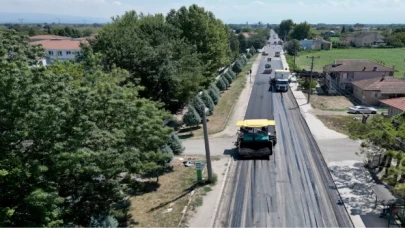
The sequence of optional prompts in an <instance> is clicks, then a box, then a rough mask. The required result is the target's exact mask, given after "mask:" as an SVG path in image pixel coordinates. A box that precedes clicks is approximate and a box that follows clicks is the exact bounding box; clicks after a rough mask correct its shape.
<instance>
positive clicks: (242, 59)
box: [239, 56, 246, 66]
mask: <svg viewBox="0 0 405 228" xmlns="http://www.w3.org/2000/svg"><path fill="white" fill-rule="evenodd" d="M239 62H240V63H241V64H242V66H244V65H246V59H245V58H244V57H243V56H241V57H239Z"/></svg>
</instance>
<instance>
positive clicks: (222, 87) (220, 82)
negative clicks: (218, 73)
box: [216, 77, 226, 91]
mask: <svg viewBox="0 0 405 228" xmlns="http://www.w3.org/2000/svg"><path fill="white" fill-rule="evenodd" d="M216 85H217V87H218V89H219V90H221V91H224V90H226V84H225V82H224V81H223V80H222V77H220V78H219V79H218V80H217V83H216Z"/></svg>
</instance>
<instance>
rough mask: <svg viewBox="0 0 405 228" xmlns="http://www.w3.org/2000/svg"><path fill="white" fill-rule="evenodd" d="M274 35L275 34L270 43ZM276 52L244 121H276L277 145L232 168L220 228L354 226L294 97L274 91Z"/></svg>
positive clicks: (277, 66)
mask: <svg viewBox="0 0 405 228" xmlns="http://www.w3.org/2000/svg"><path fill="white" fill-rule="evenodd" d="M270 41H271V42H272V43H273V42H274V40H273V34H271V40H270ZM280 48H281V47H280V46H278V47H277V48H275V49H273V48H271V47H270V48H269V47H266V51H267V52H268V53H269V56H263V57H262V58H263V59H262V61H261V63H260V66H259V71H258V73H257V75H256V80H255V82H254V83H255V84H254V87H253V91H252V94H251V97H250V100H249V104H248V108H247V111H246V116H245V119H257V118H267V119H275V121H276V128H275V129H276V132H277V144H276V147H275V151H274V154H273V156H272V157H271V158H270V160H238V158H237V156H235V163H234V164H235V165H234V166H233V167H231V170H230V179H229V181H228V184H227V186H226V188H225V190H224V194H223V199H222V201H221V202H222V203H221V205H220V208H219V212H218V214H217V219H216V222H215V226H216V227H351V226H352V223H351V221H350V218H349V216H348V214H347V212H346V211H345V208H344V206H343V205H340V204H338V202H339V200H340V198H339V195H338V192H337V190H336V189H335V186H334V183H333V180H332V177H331V176H330V174H329V173H328V169H327V167H326V164H325V163H324V161H323V160H322V155H321V152H320V151H319V149H318V147H317V145H316V142H315V140H314V138H313V137H312V135H311V133H310V131H309V129H308V127H307V126H306V123H305V120H304V119H303V117H302V116H301V114H300V112H299V108H298V104H297V103H296V101H295V99H294V97H293V95H292V93H291V92H290V91H289V92H288V93H284V94H283V96H282V97H281V95H280V94H279V93H275V92H273V88H271V87H270V84H269V76H270V75H269V74H262V72H263V70H264V65H265V64H266V63H267V57H271V58H272V61H271V63H270V64H271V65H272V68H273V73H272V76H274V69H281V60H280V58H275V57H274V54H275V51H276V50H277V49H278V50H280Z"/></svg>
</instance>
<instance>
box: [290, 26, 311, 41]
mask: <svg viewBox="0 0 405 228" xmlns="http://www.w3.org/2000/svg"><path fill="white" fill-rule="evenodd" d="M290 38H291V39H296V40H303V39H309V38H311V25H310V24H308V23H307V22H303V23H299V24H297V25H295V26H294V28H293V29H292V30H291V33H290Z"/></svg>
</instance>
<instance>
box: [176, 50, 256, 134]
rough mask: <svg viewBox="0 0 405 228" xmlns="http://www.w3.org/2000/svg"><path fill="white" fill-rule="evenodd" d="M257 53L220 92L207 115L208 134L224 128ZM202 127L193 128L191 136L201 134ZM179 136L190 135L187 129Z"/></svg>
mask: <svg viewBox="0 0 405 228" xmlns="http://www.w3.org/2000/svg"><path fill="white" fill-rule="evenodd" d="M257 56H258V54H255V55H254V56H252V58H250V59H249V62H248V63H247V64H246V65H245V66H244V67H243V70H242V72H241V73H239V74H238V76H237V77H236V79H235V81H233V82H232V84H231V86H230V87H229V88H228V90H225V91H224V92H222V94H221V98H220V99H219V102H218V104H217V105H216V106H215V109H214V113H213V114H212V115H211V116H207V128H208V134H215V133H218V132H221V131H223V130H224V127H225V126H226V121H227V118H228V116H229V115H230V113H231V111H232V108H233V105H234V104H235V103H236V101H237V100H238V98H239V96H240V94H241V93H242V91H243V89H244V88H245V84H246V73H247V72H248V71H249V70H250V69H251V68H252V65H253V62H254V61H255V60H256V58H257ZM203 133H204V132H203V128H202V127H200V128H199V129H196V130H193V135H192V136H197V137H198V136H202V135H203ZM178 135H179V136H180V137H181V138H185V137H186V135H190V132H189V131H183V132H179V134H178Z"/></svg>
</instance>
